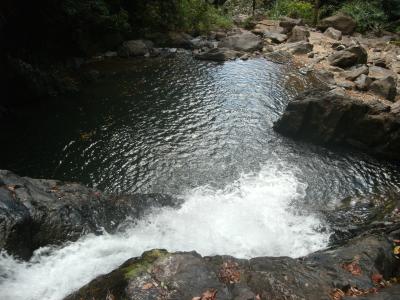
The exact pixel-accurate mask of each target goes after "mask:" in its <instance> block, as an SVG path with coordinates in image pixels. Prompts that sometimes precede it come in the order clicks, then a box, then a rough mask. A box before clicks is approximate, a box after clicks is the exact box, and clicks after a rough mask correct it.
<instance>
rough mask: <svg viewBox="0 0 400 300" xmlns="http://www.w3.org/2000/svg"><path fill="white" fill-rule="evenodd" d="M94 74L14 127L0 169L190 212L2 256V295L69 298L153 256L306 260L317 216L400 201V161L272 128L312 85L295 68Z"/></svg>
mask: <svg viewBox="0 0 400 300" xmlns="http://www.w3.org/2000/svg"><path fill="white" fill-rule="evenodd" d="M96 68H99V69H101V70H102V71H104V72H105V73H107V74H108V75H107V76H105V78H103V79H101V80H100V82H98V83H94V84H92V85H90V86H89V87H88V88H87V89H86V90H85V91H84V92H83V93H82V94H81V95H79V97H77V98H66V99H58V101H57V102H55V103H52V104H50V105H49V104H48V103H47V104H45V105H44V106H43V107H36V108H34V109H31V110H29V111H28V112H27V113H26V114H22V115H20V118H19V119H18V122H14V123H13V124H8V125H7V127H6V130H5V131H4V134H3V140H5V141H7V143H5V145H2V147H1V149H0V153H1V154H2V155H0V166H1V168H4V169H11V170H13V171H15V172H16V173H18V174H20V175H27V176H32V177H45V178H49V177H53V178H58V179H67V180H71V179H73V180H77V181H80V182H83V183H85V184H88V185H93V186H97V187H99V188H101V189H103V190H106V191H108V192H116V193H132V192H141V193H149V192H161V193H168V194H172V195H175V196H177V197H179V198H182V199H183V200H184V202H183V204H182V205H181V206H180V207H179V208H162V209H158V210H151V211H150V212H149V214H148V215H147V216H146V217H145V218H144V219H142V220H140V221H138V222H137V223H136V224H132V225H131V226H128V228H127V229H126V230H125V231H123V232H121V233H119V234H116V235H107V234H105V235H103V236H97V237H96V236H87V237H84V238H82V239H81V240H79V241H78V242H75V243H71V244H68V245H65V246H63V247H61V248H51V247H50V248H45V249H39V250H38V251H37V252H36V253H35V256H34V257H33V258H32V259H31V261H30V262H19V261H17V260H15V259H14V258H12V257H9V256H7V255H4V256H3V257H1V258H0V292H1V295H2V299H3V298H4V299H7V300H8V299H13V300H23V299H24V300H25V299H32V300H33V299H54V300H56V299H62V298H63V297H64V296H66V295H67V294H68V293H70V292H71V291H73V290H75V289H77V288H79V287H80V286H82V285H83V284H85V283H87V282H89V281H90V280H91V279H93V278H94V277H96V276H97V275H99V274H104V273H106V272H109V271H111V270H112V269H114V268H115V267H116V266H118V265H119V264H121V263H123V262H124V261H125V260H126V259H128V258H130V257H132V256H137V255H140V254H141V253H142V252H143V251H144V250H148V249H152V248H167V249H168V250H170V251H174V250H188V251H190V250H196V251H198V252H199V253H201V254H203V255H213V254H230V255H234V256H237V257H243V258H249V257H255V256H262V255H271V256H280V255H288V256H292V257H299V256H302V255H306V254H307V253H310V252H313V251H315V250H319V249H322V248H324V247H326V246H327V244H328V239H329V234H330V232H329V224H326V222H325V221H324V219H323V218H322V217H321V215H320V214H319V212H320V211H321V210H324V209H326V208H329V207H335V206H336V205H338V203H340V200H341V199H342V198H344V197H347V196H364V195H374V194H378V195H379V194H385V193H397V192H398V187H399V186H400V184H399V180H400V173H399V168H398V166H396V165H393V164H389V163H387V162H383V161H377V160H375V159H372V158H371V157H368V156H366V155H362V154H359V153H353V152H351V151H346V152H345V151H343V150H342V149H336V150H335V151H330V150H327V149H325V148H323V147H319V146H312V145H309V144H306V143H300V142H294V141H292V140H290V139H286V138H284V137H282V136H280V135H278V134H276V133H275V132H274V131H273V130H272V124H273V122H274V121H275V120H276V119H277V118H278V117H279V115H280V114H281V113H282V112H283V110H284V108H285V106H286V104H287V102H288V101H289V100H290V98H292V97H294V96H295V95H296V94H297V93H298V92H300V91H302V90H303V89H305V88H310V87H312V86H313V85H316V84H317V83H316V82H315V81H314V80H313V79H312V78H308V77H305V76H303V75H301V74H300V73H298V72H297V71H296V70H295V69H294V68H293V67H292V66H291V65H280V64H275V63H272V62H268V61H266V60H263V59H256V60H249V61H245V62H244V61H235V62H227V63H225V64H215V63H207V62H198V61H194V60H193V59H192V58H191V57H190V56H187V55H178V56H177V57H175V58H169V59H160V60H158V59H154V60H147V61H139V60H138V61H136V60H131V61H120V62H118V61H117V62H115V61H113V62H112V63H111V62H109V63H105V64H102V65H98V66H96ZM114 72H116V74H114V75H111V74H113V73H114ZM49 112H50V113H49ZM2 277H3V279H1V278H2Z"/></svg>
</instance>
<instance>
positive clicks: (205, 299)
mask: <svg viewBox="0 0 400 300" xmlns="http://www.w3.org/2000/svg"><path fill="white" fill-rule="evenodd" d="M217 292H218V291H217V290H216V289H210V290H207V291H205V292H204V293H203V294H202V295H201V297H194V298H192V300H216V299H217Z"/></svg>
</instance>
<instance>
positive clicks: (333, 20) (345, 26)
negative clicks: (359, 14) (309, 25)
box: [317, 14, 357, 34]
mask: <svg viewBox="0 0 400 300" xmlns="http://www.w3.org/2000/svg"><path fill="white" fill-rule="evenodd" d="M317 27H318V28H319V29H321V30H326V29H328V28H329V27H333V28H335V29H337V30H340V31H341V32H342V33H343V34H352V33H353V32H354V30H355V29H356V27H357V23H356V21H354V19H353V18H352V17H350V16H348V15H345V14H337V15H334V16H331V17H328V18H325V19H323V20H321V22H320V23H319V24H318V26H317Z"/></svg>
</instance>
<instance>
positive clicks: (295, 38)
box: [288, 25, 310, 43]
mask: <svg viewBox="0 0 400 300" xmlns="http://www.w3.org/2000/svg"><path fill="white" fill-rule="evenodd" d="M309 37H310V32H309V31H308V30H307V29H306V28H305V27H303V26H298V25H296V26H294V27H293V29H292V32H291V34H290V37H289V39H288V42H289V43H294V42H299V41H307V42H308V38H309Z"/></svg>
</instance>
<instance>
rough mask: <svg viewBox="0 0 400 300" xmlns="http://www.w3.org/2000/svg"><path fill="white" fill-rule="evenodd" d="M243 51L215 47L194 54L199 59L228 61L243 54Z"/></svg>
mask: <svg viewBox="0 0 400 300" xmlns="http://www.w3.org/2000/svg"><path fill="white" fill-rule="evenodd" d="M242 54H243V53H241V52H239V51H235V50H231V49H227V48H214V49H210V50H207V51H205V52H200V53H196V54H194V57H195V58H197V59H199V60H212V61H227V60H233V59H235V58H238V57H240V56H242Z"/></svg>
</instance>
